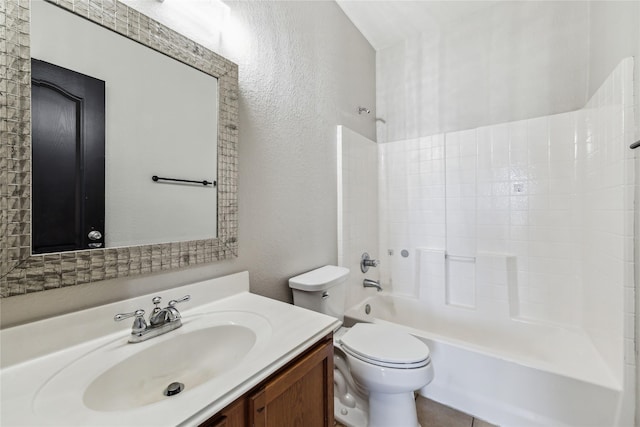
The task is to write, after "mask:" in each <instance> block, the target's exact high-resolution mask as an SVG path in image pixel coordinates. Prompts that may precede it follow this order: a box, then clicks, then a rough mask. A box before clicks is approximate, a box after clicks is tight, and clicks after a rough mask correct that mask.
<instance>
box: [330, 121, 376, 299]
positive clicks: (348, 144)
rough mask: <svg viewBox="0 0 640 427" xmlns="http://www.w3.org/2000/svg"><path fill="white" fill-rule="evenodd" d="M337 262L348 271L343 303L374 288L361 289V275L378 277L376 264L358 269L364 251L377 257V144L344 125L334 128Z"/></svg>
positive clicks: (370, 277)
mask: <svg viewBox="0 0 640 427" xmlns="http://www.w3.org/2000/svg"><path fill="white" fill-rule="evenodd" d="M337 141H338V149H337V170H338V265H340V266H342V267H347V268H348V269H349V270H350V271H351V273H350V274H349V277H348V279H347V281H348V282H347V287H346V304H347V307H350V306H351V305H353V304H355V303H356V302H358V301H362V299H363V298H365V297H366V296H367V295H371V293H372V292H375V290H372V289H364V287H363V286H362V281H363V280H364V279H365V278H368V279H372V280H378V279H379V277H380V276H379V270H380V269H379V268H373V267H372V268H369V271H368V272H367V273H366V274H365V273H362V272H361V271H360V260H361V256H362V254H363V253H364V252H367V253H368V254H369V255H371V257H372V258H373V259H379V258H380V255H379V253H378V248H379V244H378V235H377V233H376V232H375V230H376V229H377V228H378V146H377V144H376V143H375V142H374V141H372V140H370V139H368V138H366V137H364V136H362V135H360V134H358V133H356V132H354V131H352V130H351V129H349V128H347V127H345V126H338V128H337Z"/></svg>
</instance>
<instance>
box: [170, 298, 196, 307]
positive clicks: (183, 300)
mask: <svg viewBox="0 0 640 427" xmlns="http://www.w3.org/2000/svg"><path fill="white" fill-rule="evenodd" d="M190 299H191V295H185V296H183V297H182V298H180V299H177V300H176V299H172V300H171V301H169V307H175V306H176V304H178V303H179V302H185V301H189V300H190Z"/></svg>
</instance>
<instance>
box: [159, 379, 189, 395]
mask: <svg viewBox="0 0 640 427" xmlns="http://www.w3.org/2000/svg"><path fill="white" fill-rule="evenodd" d="M182 390H184V384H182V383H178V382H175V383H171V384H169V385H168V386H167V388H165V389H164V391H163V392H162V393H163V394H164V395H165V396H173V395H174V394H178V393H180V392H181V391H182Z"/></svg>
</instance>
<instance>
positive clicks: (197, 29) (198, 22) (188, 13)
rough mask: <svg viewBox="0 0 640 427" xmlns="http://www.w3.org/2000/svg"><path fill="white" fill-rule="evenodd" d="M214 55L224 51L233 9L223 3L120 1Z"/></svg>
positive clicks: (213, 0)
mask: <svg viewBox="0 0 640 427" xmlns="http://www.w3.org/2000/svg"><path fill="white" fill-rule="evenodd" d="M120 1H122V3H124V4H126V5H127V6H129V7H131V8H133V9H136V10H137V11H139V12H142V13H144V14H145V15H147V16H148V17H150V18H152V19H155V20H156V21H158V22H160V23H162V24H164V25H166V26H167V27H169V28H171V29H173V30H175V31H178V32H179V33H181V34H183V35H185V36H187V37H189V38H190V39H191V40H193V41H195V42H196V43H199V44H201V45H203V46H205V47H206V48H208V49H211V50H213V51H214V52H220V51H221V50H222V49H221V48H222V42H223V40H222V39H223V35H224V38H225V40H224V43H225V44H226V42H227V40H226V36H227V34H226V31H227V25H228V22H229V17H230V15H231V9H230V7H229V6H228V5H226V4H225V3H224V2H222V0H163V1H158V0H120Z"/></svg>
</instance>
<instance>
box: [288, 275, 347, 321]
mask: <svg viewBox="0 0 640 427" xmlns="http://www.w3.org/2000/svg"><path fill="white" fill-rule="evenodd" d="M348 275H349V269H348V268H345V267H337V266H335V265H325V266H324V267H320V268H317V269H315V270H311V271H308V272H306V273H304V274H301V275H299V276H296V277H292V278H291V279H289V287H290V288H291V289H292V291H293V304H294V305H297V306H299V307H304V308H307V309H309V310H313V311H318V312H320V313H324V314H327V315H329V316H333V317H336V318H338V319H339V320H341V321H342V320H343V317H344V300H345V281H346V280H347V276H348Z"/></svg>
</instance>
